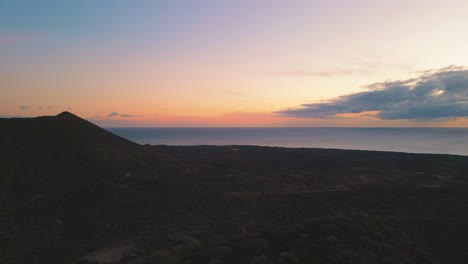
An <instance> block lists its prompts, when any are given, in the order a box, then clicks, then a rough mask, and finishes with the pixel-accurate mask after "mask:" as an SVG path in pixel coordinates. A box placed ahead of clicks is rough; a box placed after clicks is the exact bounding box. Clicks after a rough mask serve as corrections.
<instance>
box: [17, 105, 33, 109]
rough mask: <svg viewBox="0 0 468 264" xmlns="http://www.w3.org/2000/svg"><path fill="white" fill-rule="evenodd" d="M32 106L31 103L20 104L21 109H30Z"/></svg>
mask: <svg viewBox="0 0 468 264" xmlns="http://www.w3.org/2000/svg"><path fill="white" fill-rule="evenodd" d="M31 108H32V107H31V106H29V105H20V106H19V109H20V110H29V109H31Z"/></svg>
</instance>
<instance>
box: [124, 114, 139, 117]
mask: <svg viewBox="0 0 468 264" xmlns="http://www.w3.org/2000/svg"><path fill="white" fill-rule="evenodd" d="M120 117H141V115H134V114H121V115H120Z"/></svg>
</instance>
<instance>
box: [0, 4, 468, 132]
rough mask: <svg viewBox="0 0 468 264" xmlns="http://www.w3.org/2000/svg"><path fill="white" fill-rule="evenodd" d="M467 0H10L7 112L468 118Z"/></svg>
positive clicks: (3, 43) (2, 89)
mask: <svg viewBox="0 0 468 264" xmlns="http://www.w3.org/2000/svg"><path fill="white" fill-rule="evenodd" d="M467 14H468V1H466V0H459V1H457V0H445V1H433V0H424V1H423V0H404V1H403V0H393V1H375V0H320V1H318V0H317V1H314V0H304V1H299V0H297V1H296V0H288V1H280V0H258V1H253V0H235V1H234V0H229V1H228V0H224V1H223V0H213V1H203V0H185V1H179V0H170V1H169V0H167V1H156V0H152V1H149V0H148V1H144V0H141V1H120V0H99V1H96V0H81V1H63V0H55V1H52V0H41V1H36V0H30V1H25V0H0V116H2V117H26V116H38V115H55V114H58V113H60V112H62V111H70V112H73V113H75V114H77V115H79V116H81V117H83V118H86V119H88V120H90V121H92V122H95V123H97V124H99V125H102V126H109V127H112V126H360V127H361V126H371V127H373V126H375V127H377V126H418V127H420V126H463V127H466V126H468V120H467V119H466V117H468V70H467V69H466V68H465V66H468V15H467Z"/></svg>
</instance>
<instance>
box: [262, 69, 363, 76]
mask: <svg viewBox="0 0 468 264" xmlns="http://www.w3.org/2000/svg"><path fill="white" fill-rule="evenodd" d="M369 72H370V70H368V69H364V68H360V69H337V70H332V71H308V70H304V69H296V70H288V71H273V72H267V74H272V75H281V76H288V77H324V78H329V77H334V76H345V75H352V74H365V73H369Z"/></svg>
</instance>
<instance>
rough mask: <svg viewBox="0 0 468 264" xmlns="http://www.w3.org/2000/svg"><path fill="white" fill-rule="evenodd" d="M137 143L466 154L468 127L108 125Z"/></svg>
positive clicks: (467, 148) (467, 150)
mask: <svg viewBox="0 0 468 264" xmlns="http://www.w3.org/2000/svg"><path fill="white" fill-rule="evenodd" d="M108 130H109V131H111V132H113V133H115V134H117V135H119V136H122V137H124V138H127V139H129V140H132V141H134V142H137V143H140V144H151V145H257V146H279V147H300V148H301V147H304V148H336V149H359V150H383V151H400V152H411V153H442V154H459V155H468V128H108Z"/></svg>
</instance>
